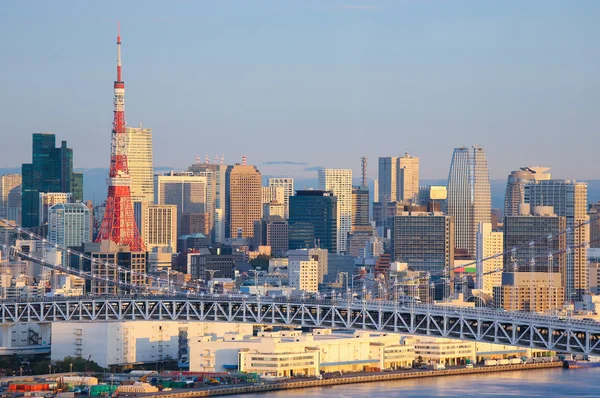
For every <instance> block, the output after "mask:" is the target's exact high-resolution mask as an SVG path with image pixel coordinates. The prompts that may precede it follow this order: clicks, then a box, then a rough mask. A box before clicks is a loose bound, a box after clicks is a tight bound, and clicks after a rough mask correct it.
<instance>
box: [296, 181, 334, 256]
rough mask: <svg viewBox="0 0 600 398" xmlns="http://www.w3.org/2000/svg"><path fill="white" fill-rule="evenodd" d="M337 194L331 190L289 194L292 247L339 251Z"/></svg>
mask: <svg viewBox="0 0 600 398" xmlns="http://www.w3.org/2000/svg"><path fill="white" fill-rule="evenodd" d="M337 214H338V211H337V197H336V196H334V195H333V193H332V192H329V191H313V190H305V191H296V195H295V196H291V197H290V219H289V240H290V249H309V248H314V247H319V248H322V249H326V250H328V251H329V252H330V253H336V252H337V224H338V222H337Z"/></svg>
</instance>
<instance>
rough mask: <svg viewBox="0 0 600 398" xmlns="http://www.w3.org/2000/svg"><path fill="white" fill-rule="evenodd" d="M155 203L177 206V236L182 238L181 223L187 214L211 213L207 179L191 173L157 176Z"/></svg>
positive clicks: (155, 177) (171, 173)
mask: <svg viewBox="0 0 600 398" xmlns="http://www.w3.org/2000/svg"><path fill="white" fill-rule="evenodd" d="M154 203H156V204H160V205H175V206H177V224H178V226H177V235H178V236H180V235H182V231H181V222H182V220H183V218H184V216H185V215H186V214H206V213H210V212H211V209H210V203H212V198H211V190H210V189H208V181H207V178H206V177H205V176H200V175H194V174H193V173H190V172H185V173H173V172H170V173H167V174H165V175H162V176H161V175H155V176H154ZM193 232H200V233H202V232H205V231H193Z"/></svg>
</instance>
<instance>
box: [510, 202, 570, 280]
mask: <svg viewBox="0 0 600 398" xmlns="http://www.w3.org/2000/svg"><path fill="white" fill-rule="evenodd" d="M566 228H567V221H566V218H565V217H561V216H557V215H556V214H555V213H554V209H553V208H552V207H551V206H535V207H531V206H530V205H529V204H526V203H522V204H521V205H519V214H518V215H515V216H508V217H505V218H504V250H503V251H505V252H509V251H510V252H511V253H510V254H509V255H507V256H505V257H504V265H503V267H504V270H505V271H506V272H560V273H561V275H565V272H566V255H565V251H566V249H567V237H566V234H564V233H562V231H564V230H565V229H566ZM549 237H551V238H550V239H549ZM531 242H535V244H534V245H532V244H531ZM550 254H552V256H550ZM562 280H563V286H565V287H566V285H565V283H566V280H565V278H564V276H563V278H562Z"/></svg>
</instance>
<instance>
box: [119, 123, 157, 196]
mask: <svg viewBox="0 0 600 398" xmlns="http://www.w3.org/2000/svg"><path fill="white" fill-rule="evenodd" d="M125 137H126V140H127V164H128V166H129V175H130V177H131V201H132V202H134V203H135V202H149V203H152V201H153V200H154V180H153V178H154V166H153V164H152V129H149V128H142V126H141V125H140V127H127V128H126V129H125Z"/></svg>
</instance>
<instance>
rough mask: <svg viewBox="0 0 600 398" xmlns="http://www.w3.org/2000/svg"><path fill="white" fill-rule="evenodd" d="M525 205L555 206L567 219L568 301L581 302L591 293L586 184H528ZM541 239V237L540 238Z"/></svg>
mask: <svg viewBox="0 0 600 398" xmlns="http://www.w3.org/2000/svg"><path fill="white" fill-rule="evenodd" d="M525 203H528V204H530V205H531V208H534V207H537V206H552V207H553V208H554V212H555V213H556V215H558V216H562V217H565V218H566V225H567V229H569V230H570V231H571V232H570V233H568V234H567V248H568V249H569V250H570V253H569V254H568V255H567V260H566V261H567V263H566V272H565V273H566V275H564V277H565V280H566V282H565V294H566V296H565V299H566V300H568V301H572V300H576V301H580V300H582V297H583V295H584V294H586V293H587V291H588V288H589V286H588V271H587V245H586V243H587V242H589V240H590V226H589V224H588V223H587V222H588V221H589V216H588V214H587V183H585V182H577V181H571V180H546V181H535V182H534V183H529V184H526V185H525ZM538 239H539V237H538Z"/></svg>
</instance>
